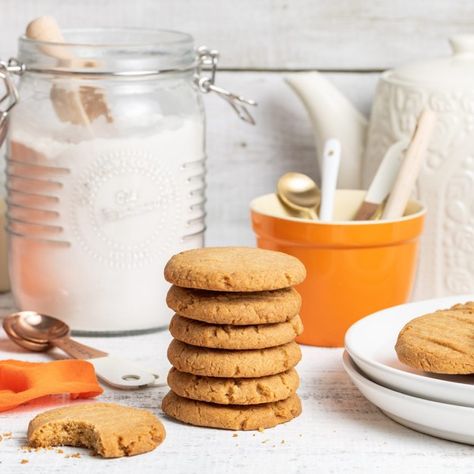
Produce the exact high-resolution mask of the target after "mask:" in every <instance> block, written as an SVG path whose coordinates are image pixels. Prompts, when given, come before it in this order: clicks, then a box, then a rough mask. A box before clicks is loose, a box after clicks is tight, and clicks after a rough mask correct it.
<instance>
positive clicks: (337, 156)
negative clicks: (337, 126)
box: [319, 138, 341, 222]
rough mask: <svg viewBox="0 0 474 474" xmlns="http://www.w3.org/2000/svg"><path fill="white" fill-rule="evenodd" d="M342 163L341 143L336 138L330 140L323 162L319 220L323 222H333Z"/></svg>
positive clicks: (326, 144) (325, 147) (325, 145)
mask: <svg viewBox="0 0 474 474" xmlns="http://www.w3.org/2000/svg"><path fill="white" fill-rule="evenodd" d="M340 163H341V143H340V142H339V140H336V139H335V138H330V139H329V140H327V142H326V143H325V144H324V151H323V156H322V160H321V206H320V208H319V220H320V221H323V222H327V221H331V220H332V214H333V208H334V196H335V193H336V187H337V177H338V174H339V165H340Z"/></svg>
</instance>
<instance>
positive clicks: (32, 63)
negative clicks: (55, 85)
mask: <svg viewBox="0 0 474 474" xmlns="http://www.w3.org/2000/svg"><path fill="white" fill-rule="evenodd" d="M63 35H64V39H65V42H64V43H55V42H50V41H38V40H34V39H31V38H28V37H26V36H21V37H20V39H19V52H18V59H19V61H21V62H22V63H24V64H25V67H26V70H27V71H30V72H46V73H54V74H56V73H59V74H61V73H63V74H68V73H69V74H76V73H77V74H93V75H100V74H109V73H111V74H114V75H124V76H127V75H131V76H133V75H145V74H146V73H149V74H152V73H155V74H156V73H160V72H169V71H181V70H188V69H192V68H193V67H194V65H195V62H196V52H195V50H194V40H193V37H192V36H191V35H188V34H186V33H181V32H177V31H170V30H151V29H135V28H97V29H65V30H63Z"/></svg>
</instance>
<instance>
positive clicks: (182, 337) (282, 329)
mask: <svg viewBox="0 0 474 474" xmlns="http://www.w3.org/2000/svg"><path fill="white" fill-rule="evenodd" d="M169 329H170V333H171V335H172V336H173V337H174V338H175V339H178V341H181V342H186V343H187V344H191V345H193V346H199V347H209V348H211V349H212V348H214V349H234V350H242V349H265V348H267V347H274V346H281V345H282V344H286V343H288V342H291V341H293V340H294V339H295V337H296V336H299V335H300V334H301V333H302V332H303V323H302V322H301V318H300V317H299V316H295V317H293V318H292V319H290V320H289V321H287V322H285V323H275V324H258V325H252V326H231V325H229V324H224V325H220V324H208V323H203V322H201V321H193V320H192V319H188V318H183V317H181V316H178V315H177V314H175V315H174V316H173V318H172V319H171V323H170V327H169Z"/></svg>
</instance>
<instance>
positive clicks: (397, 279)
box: [251, 190, 425, 347]
mask: <svg viewBox="0 0 474 474" xmlns="http://www.w3.org/2000/svg"><path fill="white" fill-rule="evenodd" d="M364 195H365V191H357V190H340V191H337V193H336V199H335V211H334V221H332V222H330V223H323V222H318V221H310V220H307V219H297V218H292V217H288V215H287V213H286V211H285V209H283V207H282V205H281V204H280V202H279V201H278V199H277V197H276V196H275V195H274V194H268V195H265V196H261V197H259V198H257V199H255V200H254V201H253V202H252V203H251V216H252V226H253V229H254V232H255V234H256V236H257V244H258V246H259V247H261V248H265V249H272V250H279V251H281V252H285V253H288V254H290V255H294V256H295V257H297V258H299V259H300V260H301V261H302V262H303V263H304V265H305V266H306V270H307V277H306V280H305V281H304V282H303V283H302V284H301V285H299V286H298V287H297V290H298V291H299V292H300V293H301V296H302V299H303V305H302V308H301V317H302V320H303V324H304V332H303V334H302V335H301V336H300V337H299V338H298V342H300V343H302V344H310V345H314V346H327V347H339V346H343V344H344V334H345V332H346V330H347V329H348V328H349V326H351V325H352V324H353V323H354V322H356V321H357V320H358V319H360V318H362V317H364V316H366V315H368V314H370V313H373V312H375V311H378V310H380V309H383V308H387V307H389V306H394V305H398V304H401V303H405V302H406V301H407V300H408V298H409V296H410V293H411V290H412V287H413V282H414V277H415V270H416V262H417V255H418V241H419V237H420V234H421V232H422V229H423V223H424V215H425V209H424V208H423V206H422V205H421V204H419V203H417V202H414V201H412V202H410V204H409V205H408V207H407V210H406V213H405V216H404V217H402V218H400V219H397V220H390V221H381V220H379V221H351V220H348V219H351V218H352V216H354V214H355V212H356V211H357V209H358V207H359V205H360V203H361V202H362V200H363V197H364Z"/></svg>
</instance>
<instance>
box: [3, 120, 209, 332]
mask: <svg viewBox="0 0 474 474" xmlns="http://www.w3.org/2000/svg"><path fill="white" fill-rule="evenodd" d="M74 135H77V127H76V130H74V131H72V132H71V136H74ZM103 135H104V134H102V136H101V137H100V138H99V137H97V138H94V137H88V139H83V140H82V141H80V142H77V143H74V142H72V141H69V142H68V141H67V139H65V138H64V135H62V136H61V139H57V138H55V137H54V136H51V135H48V136H47V138H45V134H43V133H39V132H36V131H34V130H29V129H28V128H27V126H23V127H22V126H21V124H18V123H17V124H15V127H14V128H13V134H12V136H11V137H10V146H9V161H8V165H7V173H8V201H9V221H8V229H9V233H10V242H9V250H10V276H11V280H12V289H13V294H14V298H15V301H16V303H17V305H18V306H19V307H20V308H21V309H31V310H36V311H38V312H42V313H45V314H50V315H52V316H56V317H58V318H61V319H63V320H64V321H65V322H67V323H68V324H69V325H70V326H71V327H72V329H74V330H79V331H87V332H102V331H107V332H108V331H133V330H145V329H151V328H157V327H163V326H165V325H167V323H168V321H169V316H170V312H169V310H168V309H167V307H166V303H165V296H166V292H167V289H168V286H169V285H168V284H167V283H166V282H165V281H164V278H163V268H164V265H165V263H166V261H167V260H168V259H169V257H170V256H171V255H172V254H174V253H177V252H179V251H181V250H185V249H187V248H194V247H199V246H202V244H203V230H204V210H203V206H204V204H203V202H204V173H205V167H204V166H205V165H204V151H203V150H204V144H203V126H202V123H201V121H200V120H198V119H189V118H188V119H181V118H177V117H171V118H170V117H167V118H166V120H164V121H162V122H160V126H159V127H154V128H151V129H150V132H149V133H143V134H140V135H138V134H136V133H135V134H133V138H132V137H126V138H122V137H117V136H103ZM66 136H67V134H66Z"/></svg>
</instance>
